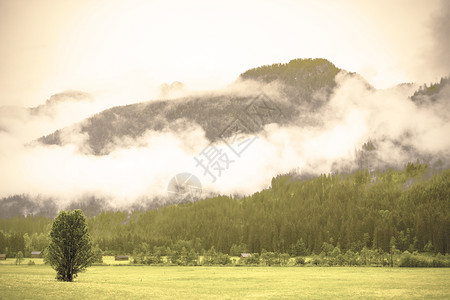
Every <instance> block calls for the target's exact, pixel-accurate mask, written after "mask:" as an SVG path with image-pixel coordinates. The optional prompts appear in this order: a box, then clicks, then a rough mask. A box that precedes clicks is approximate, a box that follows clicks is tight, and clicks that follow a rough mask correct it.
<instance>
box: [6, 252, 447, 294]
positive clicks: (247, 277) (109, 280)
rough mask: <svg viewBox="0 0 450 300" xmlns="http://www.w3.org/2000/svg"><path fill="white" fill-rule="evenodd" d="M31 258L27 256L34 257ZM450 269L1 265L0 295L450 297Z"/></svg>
mask: <svg viewBox="0 0 450 300" xmlns="http://www.w3.org/2000/svg"><path fill="white" fill-rule="evenodd" d="M27 261H28V260H25V262H27ZM449 282H450V269H448V268H446V269H421V268H416V269H410V268H364V267H331V268H321V267H285V268H283V267H170V266H164V267H159V266H158V267H149V266H93V267H90V268H89V269H88V271H87V272H85V273H81V274H80V276H79V277H78V278H77V279H76V281H75V282H73V283H65V282H57V281H56V280H55V272H54V271H53V270H52V269H51V268H50V267H49V266H47V265H42V264H36V265H33V266H28V265H26V264H22V265H11V264H2V265H0V299H155V298H157V299H158V298H170V299H216V298H218V299H230V298H235V299H254V298H264V299H298V298H305V299H324V298H329V299H335V298H341V299H349V298H353V299H357V298H364V299H368V298H369V299H370V298H400V299H404V298H415V299H417V298H423V299H450V287H449Z"/></svg>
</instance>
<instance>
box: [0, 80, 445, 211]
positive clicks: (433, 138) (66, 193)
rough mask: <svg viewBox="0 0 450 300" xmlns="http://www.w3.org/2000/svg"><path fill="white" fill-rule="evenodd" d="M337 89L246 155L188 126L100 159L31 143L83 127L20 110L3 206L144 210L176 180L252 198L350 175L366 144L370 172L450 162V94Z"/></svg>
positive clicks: (5, 152) (6, 163) (127, 143)
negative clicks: (284, 184) (21, 200)
mask: <svg viewBox="0 0 450 300" xmlns="http://www.w3.org/2000/svg"><path fill="white" fill-rule="evenodd" d="M336 82H337V86H336V88H335V89H334V91H333V94H332V95H331V97H330V99H329V101H328V102H326V103H325V104H324V105H322V106H321V108H320V109H317V110H315V111H314V112H310V113H309V114H308V115H305V114H301V115H299V116H298V121H297V122H294V123H291V124H289V125H283V126H282V125H279V124H268V125H266V126H265V127H264V128H263V130H262V131H261V132H259V133H258V134H256V135H249V136H240V139H241V140H242V141H244V140H246V139H249V140H252V143H251V144H249V146H248V147H247V148H246V149H245V151H242V153H240V155H236V153H234V152H233V151H232V149H230V147H229V146H230V145H227V144H226V143H225V142H223V141H219V142H216V143H214V144H210V142H209V140H208V139H207V138H206V137H205V132H204V130H203V129H202V128H201V127H200V126H199V125H197V124H193V123H189V122H188V121H186V120H179V124H177V126H172V127H171V128H176V130H175V129H171V130H169V129H168V130H165V131H162V132H157V131H147V132H146V133H145V134H143V135H142V136H140V137H138V138H136V139H132V138H127V137H125V138H122V139H115V140H112V141H111V143H110V145H108V148H109V150H110V151H109V154H108V155H103V156H94V155H91V154H89V152H88V151H83V149H84V147H85V146H86V143H87V138H88V137H87V136H86V134H84V135H83V134H80V132H79V129H77V127H71V128H72V129H71V130H72V131H71V132H69V131H65V136H63V138H64V139H65V142H66V143H65V145H64V146H56V145H52V146H49V145H40V144H36V143H32V144H29V141H30V138H36V137H38V136H39V135H42V133H43V132H45V133H48V130H50V129H51V128H52V126H54V127H56V126H61V127H62V126H63V124H67V123H69V121H70V122H75V121H77V118H75V117H73V118H72V119H71V117H70V115H71V113H72V111H71V109H68V108H67V109H66V108H65V109H62V110H59V111H58V114H57V117H55V118H53V119H51V118H50V119H49V117H42V116H39V117H34V116H31V115H30V113H29V112H26V111H25V112H24V111H22V110H20V111H17V112H15V113H14V114H9V115H8V116H7V117H5V115H2V119H1V123H0V128H6V130H2V131H0V142H1V144H2V147H1V149H0V165H1V166H2V173H1V175H0V197H7V196H10V195H14V194H29V195H34V196H37V195H40V196H41V197H48V198H53V199H55V201H56V203H57V205H58V206H59V207H67V206H68V205H69V203H71V202H73V201H77V200H78V199H80V198H83V197H85V196H86V195H95V196H96V197H98V198H102V199H107V201H108V205H109V206H110V207H114V208H127V207H130V206H131V205H135V204H136V203H139V201H147V202H151V201H156V200H155V199H158V201H165V200H164V199H167V185H168V183H169V181H170V179H171V178H172V177H173V176H175V175H176V174H179V173H183V172H188V173H191V174H194V175H195V176H196V177H198V178H199V179H200V181H201V183H202V187H203V192H204V193H203V194H204V195H209V194H226V195H229V194H238V195H248V194H251V193H254V192H256V191H259V190H261V189H263V188H267V187H269V186H270V183H271V179H272V178H273V177H274V176H276V175H278V174H282V173H287V172H291V171H295V172H298V173H299V174H321V173H329V172H334V171H342V170H347V171H351V170H354V169H356V168H358V164H357V155H358V154H357V150H360V149H361V147H362V146H363V145H364V143H366V142H368V141H373V143H374V145H375V148H376V149H375V150H374V153H373V155H374V156H376V165H373V166H371V167H373V168H377V167H378V168H382V167H386V166H396V167H402V166H403V165H404V164H406V163H407V162H408V161H416V160H417V159H428V161H429V162H433V161H436V160H438V159H443V160H444V161H445V159H447V161H449V160H448V159H449V158H450V140H449V139H448V132H450V113H449V111H450V110H449V105H450V98H449V95H450V92H449V87H448V86H447V88H445V89H443V90H442V91H441V92H440V94H439V95H438V98H437V99H436V100H435V101H432V102H427V103H421V104H418V103H415V102H413V101H411V99H410V98H409V97H410V96H411V95H412V94H413V93H414V91H415V90H416V89H417V88H418V86H417V85H402V86H397V87H395V88H392V89H388V90H374V89H373V88H371V87H370V86H368V85H367V82H365V81H364V80H363V79H362V78H360V77H357V76H353V75H351V74H348V73H345V72H342V73H340V74H339V75H338V76H337V77H336ZM262 91H263V92H264V93H266V94H267V95H270V96H269V97H270V98H271V99H272V100H273V101H274V104H275V105H276V103H278V102H277V101H286V99H283V98H282V97H281V96H280V93H279V87H278V86H277V84H275V83H274V84H273V86H272V87H271V88H269V87H266V88H265V89H263V90H262ZM260 92H261V89H260V88H259V86H258V84H257V83H255V82H251V83H244V82H236V83H235V84H233V85H232V86H230V87H229V89H228V90H227V91H226V93H229V94H234V95H243V96H244V95H245V96H249V95H251V94H253V95H254V94H258V93H260ZM318 97H319V98H320V96H318ZM321 101H322V100H321ZM90 104H92V103H90ZM81 116H82V114H81V113H80V114H79V116H77V117H81ZM303 119H307V120H308V121H307V122H302V120H303ZM51 120H53V121H51ZM55 120H60V121H55ZM299 124H302V125H299ZM305 124H306V125H305ZM58 128H60V127H58ZM211 146H214V147H216V149H218V150H220V151H221V154H223V153H226V155H227V159H228V163H227V164H224V160H222V167H224V169H223V170H221V171H220V173H219V172H218V170H215V169H213V168H212V169H210V171H211V172H213V174H214V175H215V178H212V176H211V174H210V173H208V172H206V170H205V169H203V168H202V167H201V166H200V165H199V164H198V163H197V162H196V160H195V158H198V159H200V158H202V153H204V150H205V149H208V147H211ZM202 151H203V152H202ZM225 162H226V161H225ZM374 164H375V163H374ZM225 167H226V168H225ZM161 199H163V200H161Z"/></svg>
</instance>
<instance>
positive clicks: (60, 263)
mask: <svg viewBox="0 0 450 300" xmlns="http://www.w3.org/2000/svg"><path fill="white" fill-rule="evenodd" d="M49 237H50V244H49V246H48V248H47V253H46V258H47V261H48V262H49V263H50V265H51V266H52V267H53V269H55V270H56V273H57V274H56V278H57V279H58V280H61V281H72V280H73V279H74V278H75V277H76V276H77V274H78V273H79V272H82V271H84V270H86V268H87V267H89V266H90V265H91V264H92V263H93V262H94V261H95V260H96V255H95V253H94V252H93V250H92V242H91V239H90V237H89V234H88V229H87V224H86V217H85V216H84V214H83V212H82V211H81V210H78V209H77V210H74V211H72V212H71V211H70V210H68V211H61V212H60V213H59V215H58V216H57V217H56V218H55V219H54V220H53V224H52V228H51V230H50V235H49Z"/></svg>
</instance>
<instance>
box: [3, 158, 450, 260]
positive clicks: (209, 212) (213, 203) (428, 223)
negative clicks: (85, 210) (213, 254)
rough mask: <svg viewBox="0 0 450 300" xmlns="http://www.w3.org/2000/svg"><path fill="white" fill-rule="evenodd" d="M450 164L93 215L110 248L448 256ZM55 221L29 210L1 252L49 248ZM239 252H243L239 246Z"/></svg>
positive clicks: (96, 234) (10, 227)
mask: <svg viewBox="0 0 450 300" xmlns="http://www.w3.org/2000/svg"><path fill="white" fill-rule="evenodd" d="M449 195H450V170H440V169H439V168H430V167H429V166H427V165H423V164H420V163H409V164H408V165H407V166H405V168H404V170H402V171H396V170H393V169H390V170H387V171H385V172H379V173H369V172H368V171H367V170H362V171H357V172H354V173H352V174H350V175H338V174H328V175H321V176H318V177H315V178H312V179H308V180H305V179H300V178H298V176H297V175H295V174H286V175H280V176H277V177H276V178H273V180H272V185H271V187H270V188H268V189H266V190H263V191H261V192H257V193H255V194H253V195H251V196H248V197H244V198H241V199H237V198H234V197H229V196H217V197H214V198H210V199H205V200H201V201H197V202H195V203H188V204H181V205H170V206H166V207H161V208H158V209H152V210H147V211H140V210H137V211H103V212H101V213H99V214H97V215H95V216H92V217H90V218H88V226H89V230H90V234H91V236H92V237H93V240H94V244H96V245H97V246H98V247H99V248H100V249H102V250H103V251H108V252H110V253H116V254H118V253H132V252H133V251H135V250H136V249H139V247H140V246H141V245H142V244H143V243H144V244H145V245H148V246H149V247H150V249H151V248H152V247H155V246H165V247H174V245H176V244H177V243H187V244H189V245H190V247H192V248H195V250H196V251H199V252H201V251H203V250H208V249H211V248H212V247H214V249H216V250H217V251H220V252H222V253H228V254H230V253H232V252H233V251H234V252H235V251H236V249H242V250H246V251H250V252H255V253H261V252H263V250H265V251H274V252H279V253H287V252H291V251H292V249H294V248H295V247H296V245H297V244H298V243H299V241H301V243H304V246H303V247H304V248H305V253H308V254H311V253H316V254H318V253H320V252H321V251H322V250H323V245H324V243H328V244H331V245H333V246H337V245H338V246H339V247H340V249H342V250H343V251H347V250H349V249H351V250H352V251H354V252H358V251H361V249H362V248H363V247H367V248H372V249H381V250H382V251H389V250H390V248H391V247H392V246H393V245H395V247H396V248H397V249H398V250H400V251H405V250H409V251H424V250H427V251H430V250H431V251H434V252H440V253H443V254H444V253H448V252H449V243H450V232H449V230H450V213H449V200H450V199H449ZM50 223H51V218H47V217H44V216H33V215H28V216H26V217H24V216H16V217H13V218H2V219H0V252H1V253H3V252H7V253H8V254H10V255H14V253H15V252H17V251H25V252H26V251H33V250H43V247H45V237H46V235H47V232H48V230H49V224H50ZM233 249H234V250H233Z"/></svg>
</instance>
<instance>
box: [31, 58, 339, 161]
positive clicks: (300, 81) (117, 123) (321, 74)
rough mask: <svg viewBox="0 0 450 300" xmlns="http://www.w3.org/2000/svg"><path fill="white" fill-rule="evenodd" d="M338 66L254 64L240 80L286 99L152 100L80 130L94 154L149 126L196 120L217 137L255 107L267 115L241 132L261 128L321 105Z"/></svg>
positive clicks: (57, 141) (52, 141)
mask: <svg viewBox="0 0 450 300" xmlns="http://www.w3.org/2000/svg"><path fill="white" fill-rule="evenodd" d="M339 71H340V69H338V68H336V67H335V66H334V65H333V64H332V63H330V62H329V61H327V60H325V59H296V60H292V61H290V62H289V63H287V64H274V65H271V66H264V67H260V68H255V69H251V70H248V71H246V72H244V73H243V74H241V75H240V77H239V79H238V81H244V82H245V81H256V82H258V83H259V84H262V85H267V84H268V83H270V82H274V83H276V89H277V95H278V97H280V98H283V99H287V101H280V99H275V98H271V97H269V96H265V95H264V96H261V95H260V93H257V94H252V95H246V96H240V95H235V94H233V93H225V92H223V93H220V92H218V93H213V94H210V95H203V96H197V97H189V98H182V99H178V100H170V101H169V100H165V101H162V100H161V101H152V102H146V103H140V104H133V105H127V106H120V107H114V108H111V109H108V110H105V111H103V112H101V113H99V114H97V115H94V116H92V117H90V118H88V119H87V120H85V122H82V123H81V124H79V128H80V133H81V134H86V133H87V134H88V135H89V138H88V145H89V146H90V148H91V149H92V153H93V154H95V155H106V154H108V153H109V152H110V148H109V147H108V145H109V144H110V143H112V142H113V141H115V140H120V139H123V138H125V137H129V138H136V137H139V136H141V135H142V134H144V133H145V132H146V131H147V130H155V131H162V130H165V129H170V130H175V131H176V130H177V128H178V129H179V127H180V126H181V128H182V127H183V126H187V124H192V123H195V124H198V125H200V126H201V127H202V128H203V130H204V131H205V133H206V137H207V138H208V139H209V140H210V141H215V140H217V139H219V138H221V137H228V136H230V135H231V134H233V133H234V132H225V133H224V134H222V131H223V130H224V129H225V128H227V127H228V125H230V123H231V122H232V121H233V120H235V119H236V116H242V114H243V112H248V111H249V110H252V109H253V110H260V111H261V112H262V114H261V113H258V112H257V114H258V116H257V117H256V118H255V119H256V120H255V119H253V120H252V121H249V122H247V123H246V126H244V127H242V128H240V131H241V132H243V133H256V132H258V131H260V130H261V129H262V127H263V126H264V125H266V124H270V123H278V124H289V123H291V122H294V121H295V120H296V118H297V117H298V115H299V113H300V112H301V111H305V110H307V111H308V110H311V109H314V108H315V109H317V108H318V107H319V106H320V105H322V104H323V103H322V102H320V101H318V102H316V103H312V102H314V98H313V96H314V94H315V93H321V94H325V95H329V93H330V92H331V91H332V89H333V87H334V86H335V82H334V77H335V76H336V74H337V73H338V72H339ZM305 106H307V107H306V108H305ZM267 111H272V113H266V112H267ZM262 115H263V116H264V117H261V116H262ZM303 122H305V120H304V121H303ZM297 125H298V124H297ZM77 126H78V125H77ZM64 130H70V129H62V130H58V131H56V132H54V133H52V134H50V135H47V136H45V137H42V138H40V139H39V141H40V142H42V143H44V144H48V145H62V144H64V141H63V139H62V138H61V136H62V135H63V131H64Z"/></svg>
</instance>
